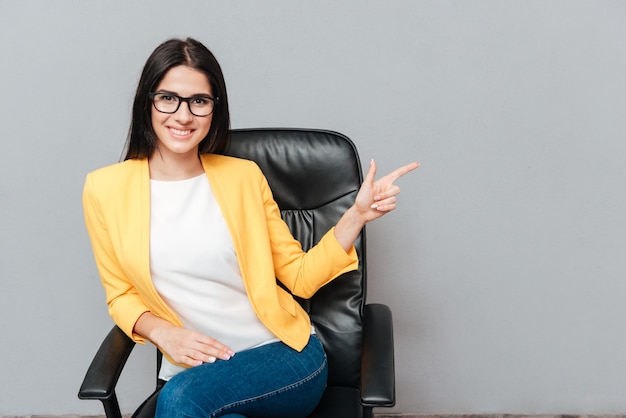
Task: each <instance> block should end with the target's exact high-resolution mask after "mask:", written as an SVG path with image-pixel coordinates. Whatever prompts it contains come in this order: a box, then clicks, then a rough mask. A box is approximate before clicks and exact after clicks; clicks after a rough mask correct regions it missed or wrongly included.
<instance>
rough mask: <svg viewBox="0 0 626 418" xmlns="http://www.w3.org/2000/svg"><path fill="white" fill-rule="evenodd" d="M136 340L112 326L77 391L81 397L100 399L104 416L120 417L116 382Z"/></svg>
mask: <svg viewBox="0 0 626 418" xmlns="http://www.w3.org/2000/svg"><path fill="white" fill-rule="evenodd" d="M134 346H135V342H134V341H133V340H131V339H130V338H128V336H127V335H126V334H124V332H123V331H122V330H121V329H120V328H118V327H117V326H114V327H113V328H112V329H111V331H110V332H109V334H108V335H107V336H106V338H105V339H104V341H102V344H101V345H100V348H99V349H98V352H97V353H96V355H95V357H94V358H93V360H92V362H91V365H90V366H89V369H88V370H87V373H86V374H85V378H84V380H83V384H82V385H81V387H80V390H79V391H78V397H79V398H80V399H97V400H100V401H102V404H103V405H104V409H105V412H106V414H107V417H120V418H121V413H120V409H119V405H118V402H117V397H116V395H115V385H116V384H117V380H118V379H119V377H120V374H121V373H122V369H123V368H124V365H125V364H126V360H127V359H128V356H129V355H130V353H131V351H132V350H133V348H134Z"/></svg>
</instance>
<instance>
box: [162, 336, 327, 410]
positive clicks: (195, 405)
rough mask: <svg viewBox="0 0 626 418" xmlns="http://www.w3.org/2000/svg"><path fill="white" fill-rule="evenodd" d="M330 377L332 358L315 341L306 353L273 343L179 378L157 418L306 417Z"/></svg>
mask: <svg viewBox="0 0 626 418" xmlns="http://www.w3.org/2000/svg"><path fill="white" fill-rule="evenodd" d="M327 377H328V364H327V362H326V354H325V353H324V348H323V347H322V344H321V343H320V341H319V340H318V339H317V337H315V335H311V338H310V340H309V343H308V344H307V346H306V347H305V348H304V349H303V350H302V352H297V351H295V350H293V349H292V348H290V347H289V346H287V345H285V344H283V343H282V342H276V343H271V344H267V345H263V346H260V347H257V348H253V349H250V350H246V351H241V352H239V353H237V354H235V356H233V357H232V358H231V359H230V360H227V361H224V360H218V361H216V362H215V363H205V364H202V365H200V366H197V367H193V368H191V369H187V370H185V371H183V372H181V373H179V374H177V375H176V376H174V377H173V378H172V379H170V381H169V382H167V383H166V384H165V386H164V387H163V389H162V390H161V393H160V395H159V399H158V403H157V411H156V418H162V417H167V418H172V417H188V418H191V417H229V418H235V417H247V418H253V417H260V418H262V417H272V418H282V417H284V418H297V417H306V416H307V415H309V414H310V413H311V412H312V411H313V410H314V409H315V406H316V405H317V404H318V402H319V401H320V399H321V397H322V393H323V392H324V388H325V387H326V379H327Z"/></svg>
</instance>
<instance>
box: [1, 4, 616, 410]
mask: <svg viewBox="0 0 626 418" xmlns="http://www.w3.org/2000/svg"><path fill="white" fill-rule="evenodd" d="M625 22H626V3H625V2H621V1H579V0H572V1H569V0H568V1H532V0H531V1H502V0H493V1H439V0H437V1H435V0H433V1H413V0H395V1H356V0H354V1H337V0H324V1H316V2H296V1H289V0H273V1H257V2H253V1H247V2H246V1H241V0H230V1H227V2H226V1H223V2H218V1H198V0H195V1H192V0H188V1H184V2H182V1H181V2H178V3H175V2H172V1H166V0H151V1H133V2H127V1H121V0H117V1H107V2H104V1H101V2H96V1H77V0H76V1H70V0H57V1H48V0H40V1H29V0H0V77H1V78H0V83H1V86H2V88H1V90H0V97H1V98H2V99H1V100H0V127H1V129H2V132H3V133H2V135H1V139H0V144H1V152H0V178H1V182H0V199H1V202H2V206H1V216H0V257H1V259H0V260H1V261H0V277H1V279H2V283H3V286H2V290H1V293H0V294H1V300H2V301H1V303H0V318H2V319H1V320H2V343H1V344H0V359H1V360H0V361H1V362H2V363H1V366H0V414H5V415H7V414H9V415H10V414H15V415H20V414H42V413H55V414H61V413H82V414H95V413H98V412H100V406H99V404H98V403H96V402H86V401H78V400H77V399H76V392H77V389H78V386H79V384H80V382H81V380H82V375H83V373H84V370H85V368H86V367H87V365H88V363H89V362H90V360H91V357H92V355H93V353H94V352H95V350H96V348H97V346H98V344H99V342H100V340H101V338H102V337H103V335H104V334H105V333H106V332H107V330H108V329H109V328H110V326H111V321H110V319H109V318H108V316H107V313H106V308H105V304H104V295H103V291H102V289H101V287H100V284H99V281H98V277H97V274H96V271H95V267H94V263H93V260H92V255H91V250H90V247H89V243H88V238H87V235H86V232H85V230H84V226H83V219H82V208H81V202H80V197H81V191H82V184H83V180H84V176H85V174H86V173H87V172H88V171H90V170H92V169H95V168H97V167H100V166H103V165H106V164H109V163H112V162H115V161H117V159H118V158H119V156H120V153H121V149H122V145H123V142H124V138H125V134H126V130H127V125H128V121H129V108H130V103H131V100H132V95H133V89H134V87H135V85H136V82H137V79H138V74H139V72H140V69H141V66H142V65H143V63H144V61H145V59H146V58H147V56H148V54H149V53H150V52H151V51H152V49H153V48H154V47H155V46H156V45H157V44H158V43H160V42H161V41H163V40H165V39H166V38H169V37H171V36H182V35H191V36H194V37H197V38H199V39H200V40H202V41H204V42H205V43H206V44H207V45H208V46H209V47H210V48H212V50H213V51H214V52H215V54H216V55H217V57H218V59H219V60H220V61H221V63H222V65H223V68H224V71H225V73H226V77H227V83H228V85H229V88H230V97H231V104H232V108H231V111H232V117H233V118H232V120H233V127H236V128H239V127H257V126H288V127H314V128H327V129H333V130H337V131H340V132H343V133H345V134H347V135H348V136H350V137H351V138H352V139H353V140H354V141H355V142H356V144H357V146H358V148H359V150H360V153H361V156H362V159H363V161H364V162H365V161H368V160H369V159H370V158H372V157H374V158H376V159H377V160H378V162H379V166H380V167H381V170H383V171H387V170H390V169H392V168H394V167H395V166H396V165H399V164H401V163H405V162H408V161H410V160H412V159H418V160H420V161H421V163H422V167H421V168H420V169H419V171H418V172H417V173H414V174H413V175H411V176H410V177H407V178H404V179H402V180H401V181H400V185H401V186H402V187H403V191H404V193H403V195H402V201H401V207H400V208H399V209H398V211H397V212H396V213H395V214H394V215H393V216H390V217H388V218H385V219H383V220H381V221H380V222H379V223H377V224H373V225H371V226H370V227H369V230H368V232H369V256H370V259H369V267H370V273H371V275H370V292H369V298H370V300H371V301H377V302H385V303H387V304H389V305H391V307H392V309H393V311H394V315H395V335H396V354H397V384H398V403H397V407H396V408H395V411H398V412H420V413H426V412H428V413H483V412H492V413H527V414H533V413H580V414H601V413H623V412H624V411H626V396H625V395H624V394H626V378H625V376H626V351H625V349H624V347H626V332H624V323H625V322H626V306H625V304H624V300H625V296H626V280H624V278H625V277H624V276H625V274H626V257H625V256H624V252H625V250H626V238H625V235H626V222H625V221H624V216H625V214H626V196H625V195H624V186H623V184H624V178H625V177H626V167H625V166H624V164H623V160H624V156H625V155H626V126H625V125H626V81H625V77H624V75H625V74H626V46H625V45H626V24H625ZM138 352H139V353H142V354H146V356H145V357H141V356H138V355H135V356H133V357H132V359H131V361H130V363H131V364H130V366H129V370H128V373H127V374H126V375H125V376H124V377H123V379H122V383H121V385H122V393H121V402H122V404H123V408H124V409H125V410H126V411H129V410H130V408H131V406H132V405H135V404H136V403H137V402H138V400H139V399H140V398H141V397H142V396H144V395H146V394H147V391H148V388H145V387H142V384H144V383H145V384H148V383H149V382H151V381H152V378H153V372H152V370H150V368H151V365H152V361H153V356H154V354H153V349H152V348H149V347H146V348H143V349H140V350H138Z"/></svg>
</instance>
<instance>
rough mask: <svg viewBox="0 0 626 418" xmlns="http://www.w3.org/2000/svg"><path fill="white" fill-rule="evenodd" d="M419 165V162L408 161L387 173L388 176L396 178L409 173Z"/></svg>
mask: <svg viewBox="0 0 626 418" xmlns="http://www.w3.org/2000/svg"><path fill="white" fill-rule="evenodd" d="M419 166H420V163H418V162H416V161H414V162H412V163H409V164H407V165H404V166H402V167H400V168H397V169H395V170H394V171H393V172H391V173H390V174H389V176H391V178H392V179H393V180H397V179H399V178H400V177H402V176H404V175H405V174H406V173H409V172H411V171H413V170H415V169H416V168H417V167H419Z"/></svg>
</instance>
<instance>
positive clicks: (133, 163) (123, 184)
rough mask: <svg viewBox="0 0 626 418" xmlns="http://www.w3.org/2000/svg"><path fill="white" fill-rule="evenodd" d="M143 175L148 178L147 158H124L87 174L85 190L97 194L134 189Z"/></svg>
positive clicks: (139, 183) (117, 192)
mask: <svg viewBox="0 0 626 418" xmlns="http://www.w3.org/2000/svg"><path fill="white" fill-rule="evenodd" d="M144 177H147V178H149V172H148V164H147V160H145V159H139V160H126V161H124V162H121V163H116V164H112V165H109V166H106V167H102V168H99V169H97V170H94V171H92V172H90V173H89V174H87V178H86V179H85V190H86V191H87V190H91V192H92V193H98V194H119V193H121V192H122V191H123V190H136V189H137V187H138V186H140V185H141V183H142V181H143V179H144Z"/></svg>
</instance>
